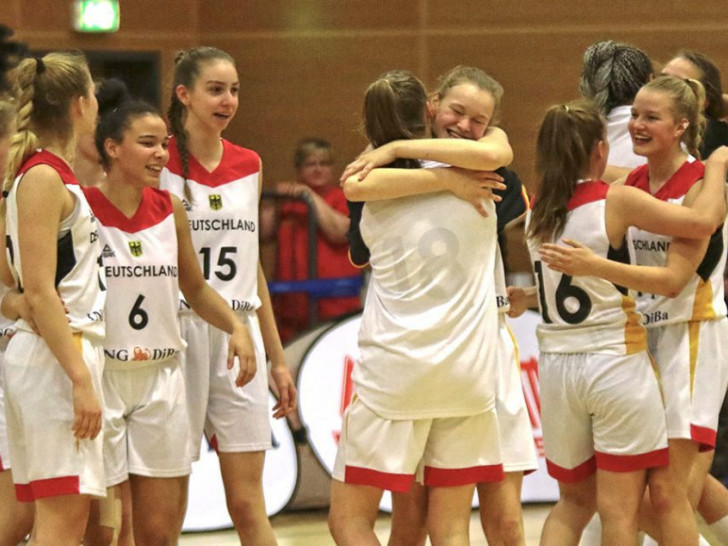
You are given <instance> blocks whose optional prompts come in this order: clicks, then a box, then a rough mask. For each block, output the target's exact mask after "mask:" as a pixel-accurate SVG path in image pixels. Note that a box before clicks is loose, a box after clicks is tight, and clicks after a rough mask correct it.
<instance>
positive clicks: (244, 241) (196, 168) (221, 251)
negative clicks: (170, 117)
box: [160, 138, 260, 311]
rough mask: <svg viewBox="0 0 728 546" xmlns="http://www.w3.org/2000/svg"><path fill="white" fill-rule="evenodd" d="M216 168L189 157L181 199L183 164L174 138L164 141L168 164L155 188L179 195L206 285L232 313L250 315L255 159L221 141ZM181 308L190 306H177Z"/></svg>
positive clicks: (254, 276) (254, 282)
mask: <svg viewBox="0 0 728 546" xmlns="http://www.w3.org/2000/svg"><path fill="white" fill-rule="evenodd" d="M222 144H223V155H222V160H221V161H220V165H218V167H217V168H216V169H215V170H214V171H212V172H208V171H207V170H206V169H205V168H204V167H203V166H202V165H200V163H199V162H198V161H197V160H196V159H195V158H194V157H193V156H192V155H190V156H189V176H188V177H187V188H188V190H189V194H190V195H191V199H190V198H188V197H186V196H185V180H184V178H183V176H182V173H183V169H182V160H181V158H180V155H179V151H178V150H177V145H176V140H175V139H174V138H172V139H170V142H169V163H167V166H166V167H165V168H164V169H163V170H162V175H161V178H160V187H161V188H163V189H166V190H169V192H170V193H173V194H174V195H176V196H177V197H179V198H180V199H181V200H182V202H183V203H184V205H185V209H186V210H187V215H188V217H189V221H190V231H191V232H192V241H193V243H194V246H195V250H196V251H197V255H198V257H199V259H200V265H201V266H202V272H203V273H204V275H205V279H206V280H207V282H208V283H209V284H210V285H211V286H212V287H213V288H214V289H215V290H217V291H218V292H219V293H220V295H221V296H222V297H223V298H225V299H226V300H227V302H228V303H229V304H230V306H231V307H232V308H233V310H234V311H254V310H256V309H258V307H260V299H259V298H258V198H259V196H258V183H259V178H260V157H259V156H258V154H256V153H255V152H253V151H252V150H247V149H245V148H241V147H240V146H236V145H234V144H232V143H230V142H228V141H227V140H223V141H222ZM182 305H183V308H187V309H189V305H187V303H185V302H184V301H183V302H182Z"/></svg>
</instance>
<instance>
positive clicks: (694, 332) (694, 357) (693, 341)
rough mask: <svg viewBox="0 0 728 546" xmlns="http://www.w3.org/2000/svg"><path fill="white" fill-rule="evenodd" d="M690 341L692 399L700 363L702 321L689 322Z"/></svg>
mask: <svg viewBox="0 0 728 546" xmlns="http://www.w3.org/2000/svg"><path fill="white" fill-rule="evenodd" d="M688 343H689V344H690V399H691V400H692V398H693V382H694V381H695V368H696V367H697V365H698V347H699V344H700V321H691V322H688Z"/></svg>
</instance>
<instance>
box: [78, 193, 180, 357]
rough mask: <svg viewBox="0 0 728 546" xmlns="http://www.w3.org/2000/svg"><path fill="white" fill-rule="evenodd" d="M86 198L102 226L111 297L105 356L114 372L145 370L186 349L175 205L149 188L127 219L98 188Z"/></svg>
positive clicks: (102, 242) (101, 236)
mask: <svg viewBox="0 0 728 546" xmlns="http://www.w3.org/2000/svg"><path fill="white" fill-rule="evenodd" d="M84 193H85V194H86V198H87V199H88V202H89V204H90V205H91V208H92V210H93V211H94V214H95V215H96V219H97V220H98V222H99V234H100V239H101V245H102V247H103V250H102V255H103V258H104V269H105V272H106V283H107V288H108V291H109V294H110V295H109V299H108V305H107V306H106V324H107V328H106V340H105V341H104V352H105V354H106V365H107V366H110V367H124V368H128V367H132V366H144V365H148V364H152V363H155V362H160V361H163V360H167V359H169V358H171V357H172V356H174V355H175V354H176V353H177V352H178V351H180V350H182V349H184V347H185V343H184V341H183V340H182V337H181V335H180V329H179V323H178V321H177V310H178V307H179V303H178V298H179V271H178V265H177V231H176V228H175V222H174V210H173V206H172V199H171V198H170V196H169V193H167V192H166V191H161V190H156V189H153V188H146V189H145V190H144V192H143V194H142V201H141V204H140V205H139V209H138V210H137V212H136V213H135V214H134V216H133V217H132V218H127V217H126V216H125V215H124V214H123V213H122V212H121V211H119V209H117V208H116V207H115V206H114V205H113V204H112V203H111V202H110V201H109V200H108V199H107V198H106V196H105V195H104V194H103V193H102V192H101V190H99V189H98V188H85V189H84Z"/></svg>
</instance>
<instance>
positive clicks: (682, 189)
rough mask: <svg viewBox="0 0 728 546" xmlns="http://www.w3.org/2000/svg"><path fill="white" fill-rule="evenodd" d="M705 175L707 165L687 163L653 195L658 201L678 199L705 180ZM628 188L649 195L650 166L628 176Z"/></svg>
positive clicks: (638, 168)
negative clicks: (701, 180) (699, 181)
mask: <svg viewBox="0 0 728 546" xmlns="http://www.w3.org/2000/svg"><path fill="white" fill-rule="evenodd" d="M704 174H705V165H704V164H703V163H702V162H700V161H698V160H697V159H696V160H695V161H693V162H692V163H691V162H690V161H686V162H685V163H683V164H682V165H681V166H680V168H679V169H678V170H677V171H675V174H673V175H672V176H671V177H670V179H669V180H668V181H667V182H665V183H664V184H663V185H662V187H661V188H660V189H659V190H657V192H656V193H655V194H654V195H653V197H656V198H657V199H661V200H662V201H666V200H667V199H677V198H680V197H683V196H684V195H685V194H686V193H688V190H690V188H692V187H693V185H694V184H695V183H696V182H697V181H698V180H700V179H701V178H703V175H704ZM625 184H626V185H627V186H634V187H635V188H639V189H641V190H643V191H646V192H647V193H649V194H652V192H651V191H650V168H649V165H642V166H640V167H637V168H636V169H635V170H633V171H632V172H630V173H629V175H627V181H626V182H625Z"/></svg>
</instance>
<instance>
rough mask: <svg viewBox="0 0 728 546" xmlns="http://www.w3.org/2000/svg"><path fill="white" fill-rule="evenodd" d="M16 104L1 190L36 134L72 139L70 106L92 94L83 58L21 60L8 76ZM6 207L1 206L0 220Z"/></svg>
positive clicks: (33, 146) (34, 142)
mask: <svg viewBox="0 0 728 546" xmlns="http://www.w3.org/2000/svg"><path fill="white" fill-rule="evenodd" d="M9 79H10V82H11V84H12V85H13V93H14V95H15V100H16V105H17V116H16V132H15V133H14V134H13V135H12V136H11V137H10V150H9V151H8V159H7V164H6V165H5V179H4V182H3V187H2V191H3V193H7V192H8V191H9V190H10V188H11V187H12V184H13V180H14V179H15V175H16V173H17V171H18V169H19V168H20V166H21V165H22V164H23V161H25V160H26V159H27V158H28V157H29V156H30V155H31V154H32V153H33V151H34V150H35V149H36V148H38V135H37V133H38V132H41V133H46V134H54V135H57V136H58V137H59V138H61V139H62V140H66V139H69V138H71V135H72V131H73V125H72V120H71V103H72V102H73V100H74V99H76V98H78V97H85V96H88V95H89V93H90V91H91V85H92V82H91V76H90V75H89V69H88V65H87V64H86V58H85V57H84V56H83V55H82V54H81V53H75V52H73V53H72V52H69V53H49V54H48V55H46V56H45V57H43V58H42V59H37V58H28V59H25V60H23V61H22V62H21V63H20V64H19V65H18V66H17V67H16V68H15V69H14V70H13V71H12V72H11V73H10V78H9ZM4 215H5V204H4V202H2V203H0V217H4Z"/></svg>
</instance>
